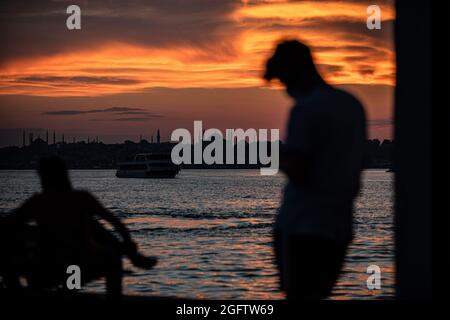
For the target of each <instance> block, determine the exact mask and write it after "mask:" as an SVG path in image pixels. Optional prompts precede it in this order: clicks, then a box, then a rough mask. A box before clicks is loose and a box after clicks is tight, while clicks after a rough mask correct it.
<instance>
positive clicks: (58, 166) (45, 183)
mask: <svg viewBox="0 0 450 320" xmlns="http://www.w3.org/2000/svg"><path fill="white" fill-rule="evenodd" d="M38 173H39V177H40V178H41V184H42V188H43V189H44V191H45V190H49V189H52V190H58V191H67V190H70V189H71V188H72V187H71V184H70V179H69V173H68V171H67V167H66V164H65V162H64V160H63V159H61V158H60V157H58V156H50V157H45V158H42V159H41V160H40V161H39V166H38Z"/></svg>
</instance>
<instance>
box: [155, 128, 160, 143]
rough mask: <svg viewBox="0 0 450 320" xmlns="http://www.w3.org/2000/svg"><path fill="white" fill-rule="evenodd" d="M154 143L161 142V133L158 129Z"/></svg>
mask: <svg viewBox="0 0 450 320" xmlns="http://www.w3.org/2000/svg"><path fill="white" fill-rule="evenodd" d="M156 143H161V135H160V134H159V129H158V131H157V133H156Z"/></svg>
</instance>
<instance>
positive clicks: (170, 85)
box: [0, 0, 395, 146]
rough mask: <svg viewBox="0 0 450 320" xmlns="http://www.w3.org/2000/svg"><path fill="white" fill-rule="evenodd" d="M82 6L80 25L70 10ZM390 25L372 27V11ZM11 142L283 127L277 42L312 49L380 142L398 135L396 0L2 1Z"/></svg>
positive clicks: (1, 83) (2, 92) (4, 119)
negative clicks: (270, 72) (25, 135)
mask: <svg viewBox="0 0 450 320" xmlns="http://www.w3.org/2000/svg"><path fill="white" fill-rule="evenodd" d="M70 4H77V5H79V6H80V8H81V27H82V29H81V30H68V29H67V28H66V19H67V17H68V14H66V8H67V6H68V5H70ZM370 4H377V5H379V6H380V7H381V10H382V29H381V30H368V29H367V28H366V19H367V17H368V14H367V13H366V9H367V6H368V5H370ZM0 16H1V20H0V21H1V22H0V28H1V30H2V32H1V33H0V39H1V49H0V132H1V137H0V145H1V146H4V145H10V144H16V145H19V144H21V132H22V130H23V129H25V130H27V132H31V131H33V132H34V133H35V135H38V134H41V135H43V134H44V133H45V130H47V129H48V130H50V131H53V130H56V132H57V134H58V138H59V135H60V134H62V133H64V134H65V137H66V140H72V137H76V138H77V140H86V139H87V137H88V136H90V137H94V136H98V137H99V139H100V140H102V141H104V142H107V143H112V142H121V141H123V140H124V139H132V140H137V138H138V136H139V135H141V134H142V135H143V136H144V138H147V139H150V135H151V134H154V133H155V131H156V129H157V128H160V130H161V133H162V136H163V139H164V140H167V139H168V138H169V136H170V133H171V132H172V130H174V129H176V128H180V127H183V128H188V129H190V130H192V125H193V121H194V120H203V123H204V127H209V128H211V127H216V128H219V129H222V130H224V129H225V128H244V129H245V128H280V129H281V135H282V136H283V135H284V126H285V122H286V116H287V111H288V110H289V107H290V106H291V105H292V101H291V100H290V99H289V98H288V97H287V96H286V95H285V93H284V92H283V91H282V90H281V88H280V87H279V86H277V85H276V84H275V85H268V84H266V83H265V82H264V81H263V80H262V79H261V75H262V72H263V67H264V63H265V60H266V59H267V58H268V57H269V56H270V54H271V53H272V51H273V48H274V46H275V45H276V43H277V41H279V40H281V39H286V38H298V39H300V40H303V41H305V42H306V43H307V44H309V45H310V46H311V47H312V50H313V54H314V57H315V60H316V63H317V64H318V65H319V69H320V71H321V73H322V75H323V76H324V77H325V78H326V79H327V80H328V81H329V82H330V83H332V84H334V85H337V86H338V87H340V88H344V89H347V90H349V91H350V92H352V93H354V94H355V95H357V97H359V98H360V99H361V101H362V102H363V104H364V105H365V108H366V111H367V114H368V117H369V134H370V137H372V138H379V139H384V138H390V137H391V129H392V128H391V113H392V99H393V86H394V82H395V63H394V49H393V34H392V31H393V30H392V29H393V20H394V18H395V12H394V8H393V2H392V1H384V0H383V1H377V2H376V3H372V2H369V1H354V0H348V1H322V0H319V1H317V0H316V1H283V0H254V1H252V0H248V1H235V0H233V1H232V0H217V1H205V0H204V1H188V0H185V1H182V0H178V1H176V0H157V1H140V0H133V1H115V0H110V1H81V0H80V1H70V2H67V1H30V2H26V1H23V2H22V1H20V2H19V1H2V2H1V4H0Z"/></svg>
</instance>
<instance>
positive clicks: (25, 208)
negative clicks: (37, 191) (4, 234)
mask: <svg viewBox="0 0 450 320" xmlns="http://www.w3.org/2000/svg"><path fill="white" fill-rule="evenodd" d="M37 199H38V197H37V196H36V195H34V196H32V197H31V198H30V199H28V200H26V201H25V202H24V203H23V204H22V205H21V206H20V207H18V208H16V209H14V210H13V211H12V212H11V213H9V214H8V215H6V216H4V217H2V218H1V219H0V224H1V226H2V231H10V232H14V230H17V228H21V227H23V226H24V224H25V223H26V222H27V221H29V220H31V219H33V218H34V215H33V212H34V210H33V208H34V207H35V206H36V205H37V202H38V200H37Z"/></svg>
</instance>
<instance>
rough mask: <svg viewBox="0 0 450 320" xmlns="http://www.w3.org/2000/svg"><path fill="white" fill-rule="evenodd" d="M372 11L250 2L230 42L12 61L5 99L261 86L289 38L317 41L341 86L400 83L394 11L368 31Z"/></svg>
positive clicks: (112, 46) (105, 46) (2, 80)
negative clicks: (270, 63)
mask: <svg viewBox="0 0 450 320" xmlns="http://www.w3.org/2000/svg"><path fill="white" fill-rule="evenodd" d="M366 8H367V5H363V4H358V3H354V2H348V3H346V2H342V1H320V2H317V1H303V2H293V3H291V2H287V1H263V2H250V1H248V2H244V3H243V4H242V5H241V6H239V7H237V9H236V10H235V11H234V13H233V14H232V15H231V18H230V19H231V20H232V23H233V24H234V25H235V27H236V28H234V29H233V33H232V34H227V33H226V32H227V31H228V30H229V29H225V30H224V31H223V32H224V33H225V34H223V35H221V36H223V37H222V38H223V39H228V40H229V41H227V42H226V43H221V42H220V41H219V42H214V43H211V44H209V45H204V44H203V45H202V46H199V47H196V46H195V45H192V43H189V44H183V43H182V42H177V43H176V44H174V45H173V46H170V45H164V46H158V45H151V44H148V43H127V42H126V41H107V42H102V41H101V39H99V44H98V45H96V46H92V47H88V48H84V49H81V50H77V49H76V48H74V51H73V52H67V51H63V52H59V53H54V54H52V55H47V56H45V55H43V56H42V55H41V56H39V57H22V58H20V59H12V60H10V61H8V62H7V63H5V64H2V65H1V67H0V95H10V94H17V95H35V96H52V97H59V96H100V95H108V94H114V93H124V92H136V91H142V90H144V89H147V88H156V87H167V88H245V87H254V86H261V85H264V82H263V81H262V80H261V74H262V71H263V67H264V62H265V59H267V57H268V56H269V55H270V53H271V52H272V50H273V47H274V45H275V43H276V42H277V41H278V40H279V39H281V38H286V37H291V38H292V37H295V38H300V39H303V40H305V41H306V42H307V43H309V44H310V45H311V46H312V48H313V52H314V54H315V58H316V62H317V63H318V65H319V69H320V70H321V72H322V73H323V75H324V76H325V77H326V78H327V79H328V80H329V81H330V82H332V83H334V84H348V83H352V84H372V85H393V84H394V75H395V66H394V53H393V49H392V44H391V43H390V42H392V39H391V37H392V35H391V34H390V31H391V30H390V29H389V28H390V26H391V25H392V23H391V22H392V19H394V17H395V13H394V10H393V7H392V5H384V6H383V7H382V19H383V21H384V22H383V23H384V24H385V25H386V26H387V27H386V28H387V30H367V28H366V27H365V20H366V18H367V14H366ZM118 27H120V23H119V24H118ZM236 30H239V32H236ZM205 32H207V30H205ZM216 33H220V32H218V31H216ZM230 38H231V40H230Z"/></svg>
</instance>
